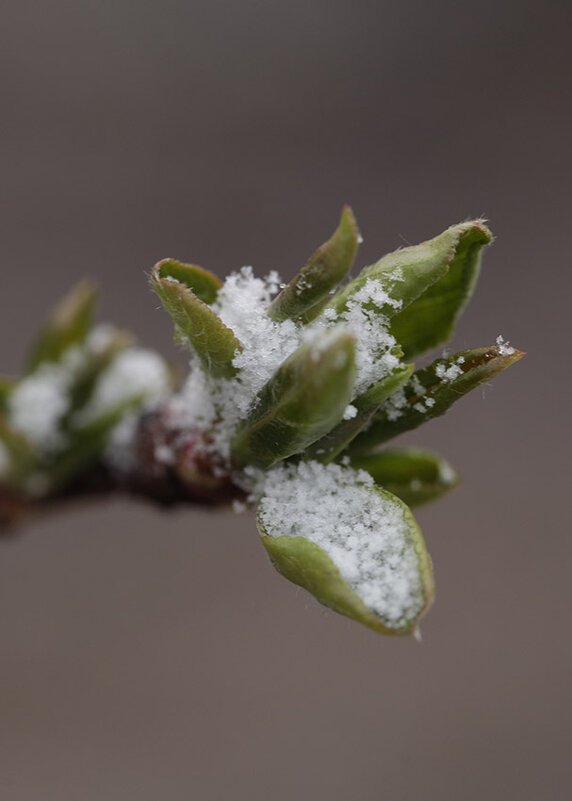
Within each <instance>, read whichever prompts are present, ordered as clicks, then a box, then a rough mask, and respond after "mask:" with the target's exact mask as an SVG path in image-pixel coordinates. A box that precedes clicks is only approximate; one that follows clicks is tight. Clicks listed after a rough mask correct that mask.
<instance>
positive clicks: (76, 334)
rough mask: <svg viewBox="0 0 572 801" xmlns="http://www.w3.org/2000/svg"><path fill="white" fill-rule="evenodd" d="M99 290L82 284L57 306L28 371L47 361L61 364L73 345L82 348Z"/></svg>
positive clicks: (33, 350) (35, 350)
mask: <svg viewBox="0 0 572 801" xmlns="http://www.w3.org/2000/svg"><path fill="white" fill-rule="evenodd" d="M96 299H97V293H96V290H95V287H94V286H93V285H92V284H91V283H89V282H88V281H82V282H81V283H80V284H78V285H77V286H76V287H75V288H74V289H72V291H71V292H70V293H69V294H68V295H66V297H65V298H64V299H63V301H62V302H61V303H60V304H59V305H58V306H57V307H56V309H55V310H54V312H53V313H52V315H51V316H50V318H49V319H48V322H47V323H46V325H45V327H44V329H43V331H42V332H41V333H40V335H39V336H38V338H37V340H36V343H35V344H34V346H33V347H32V351H31V353H30V355H29V357H28V364H27V372H28V373H31V372H33V371H34V370H36V369H37V368H38V367H39V366H40V364H43V363H44V362H57V361H59V360H60V358H61V357H62V355H63V353H64V352H65V351H66V350H68V348H70V347H72V346H73V345H81V344H82V343H83V342H84V340H85V338H86V337H87V334H88V332H89V329H90V327H91V324H92V320H93V310H94V306H95V302H96Z"/></svg>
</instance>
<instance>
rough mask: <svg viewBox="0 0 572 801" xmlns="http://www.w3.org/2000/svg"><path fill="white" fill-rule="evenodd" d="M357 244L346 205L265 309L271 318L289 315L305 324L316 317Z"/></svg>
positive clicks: (347, 267)
mask: <svg viewBox="0 0 572 801" xmlns="http://www.w3.org/2000/svg"><path fill="white" fill-rule="evenodd" d="M358 247H359V231H358V227H357V222H356V219H355V217H354V215H353V212H352V210H351V209H350V207H349V206H344V208H343V211H342V216H341V219H340V223H339V225H338V227H337V229H336V231H335V232H334V234H333V235H332V237H331V238H330V239H328V241H327V242H325V243H324V244H323V245H321V246H320V247H319V248H318V250H317V251H316V252H315V253H314V255H313V256H311V258H310V259H309V261H308V262H307V264H306V265H305V266H304V267H302V269H301V270H300V272H299V273H298V274H297V275H296V276H295V277H294V278H293V279H292V280H291V281H290V283H289V284H288V285H287V286H285V287H284V288H283V289H282V291H281V292H280V293H279V294H278V295H277V296H276V297H275V298H274V300H273V301H272V303H271V304H270V307H269V309H268V315H269V317H271V319H273V320H276V321H277V322H280V321H282V320H286V319H288V318H290V319H292V320H299V321H301V322H304V323H308V322H310V321H311V320H313V319H314V318H315V317H317V316H318V314H319V313H320V311H321V309H322V306H323V301H324V299H326V298H327V296H328V294H329V293H330V292H331V291H332V290H333V289H335V288H336V287H337V285H338V284H339V283H340V281H342V279H344V278H345V277H346V275H347V274H348V273H349V271H350V270H351V268H352V265H353V263H354V260H355V257H356V254H357V251H358Z"/></svg>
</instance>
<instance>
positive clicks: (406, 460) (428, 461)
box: [351, 448, 459, 506]
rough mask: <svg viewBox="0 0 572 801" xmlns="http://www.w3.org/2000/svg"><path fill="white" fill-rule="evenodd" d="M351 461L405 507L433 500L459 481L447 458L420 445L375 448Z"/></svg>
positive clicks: (353, 465)
mask: <svg viewBox="0 0 572 801" xmlns="http://www.w3.org/2000/svg"><path fill="white" fill-rule="evenodd" d="M351 464H352V467H355V468H358V469H362V470H365V471H366V472H368V473H369V474H370V476H371V477H372V478H373V480H374V481H375V483H376V484H378V485H379V486H381V487H383V488H384V489H386V490H387V491H388V492H391V493H392V494H393V495H397V497H398V498H401V500H402V501H403V502H404V503H406V504H407V505H408V506H421V505H422V504H424V503H430V502H431V501H435V500H437V499H438V498H440V497H441V496H442V495H444V494H445V493H446V492H449V490H451V489H453V488H454V487H456V486H457V484H458V483H459V474H458V473H457V471H456V470H455V469H454V468H453V467H452V466H451V465H450V464H449V462H448V461H447V460H446V459H444V458H443V457H442V456H440V455H439V454H438V453H433V451H427V450H424V449H421V448H392V449H387V450H383V451H377V452H375V451H374V452H372V453H366V454H363V455H358V456H355V457H354V458H352V460H351Z"/></svg>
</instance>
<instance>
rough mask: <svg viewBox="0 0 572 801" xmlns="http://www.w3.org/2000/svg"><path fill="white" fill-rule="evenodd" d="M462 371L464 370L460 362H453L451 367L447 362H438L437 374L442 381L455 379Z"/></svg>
mask: <svg viewBox="0 0 572 801" xmlns="http://www.w3.org/2000/svg"><path fill="white" fill-rule="evenodd" d="M462 373H463V371H462V369H461V368H460V367H459V365H458V364H451V365H450V366H449V367H447V366H446V365H445V364H438V365H437V366H436V367H435V375H436V376H437V378H440V379H441V381H454V380H455V378H458V377H459V376H460V375H462Z"/></svg>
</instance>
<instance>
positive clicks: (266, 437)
mask: <svg viewBox="0 0 572 801" xmlns="http://www.w3.org/2000/svg"><path fill="white" fill-rule="evenodd" d="M355 376H356V368H355V348H354V339H353V337H352V336H351V334H349V333H348V332H347V331H345V330H344V329H343V328H339V329H334V330H331V331H328V332H326V333H324V334H321V335H320V336H317V337H316V338H315V340H314V341H313V342H311V343H307V344H305V345H302V346H301V347H300V348H298V350H296V351H295V352H294V353H293V354H292V355H291V356H290V357H289V358H288V359H287V360H286V361H285V362H284V363H283V364H282V365H281V367H279V369H278V370H277V371H276V373H274V375H273V376H272V378H271V379H270V381H269V382H268V383H267V384H266V385H265V387H264V388H263V389H262V390H261V392H260V394H259V396H258V399H257V401H255V404H254V407H253V411H252V412H251V413H250V415H249V417H248V418H247V420H246V421H245V422H244V423H243V424H242V425H241V426H240V427H239V429H238V431H237V434H236V436H235V438H234V441H233V444H232V452H233V456H234V459H235V461H236V462H237V463H239V464H252V465H254V466H256V467H260V468H267V467H270V466H271V465H273V464H274V463H275V462H278V461H281V460H282V459H286V458H287V457H288V456H292V455H293V454H295V453H298V452H299V451H301V450H303V449H304V448H307V447H308V446H309V445H311V444H312V443H313V442H315V441H316V440H317V439H319V438H320V437H323V436H324V435H325V434H326V433H327V432H328V431H330V430H331V429H332V428H333V427H334V426H335V425H337V423H339V422H340V420H341V419H342V416H343V413H344V410H345V408H346V407H347V405H348V404H349V402H350V400H351V397H352V390H353V387H354V383H355Z"/></svg>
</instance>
